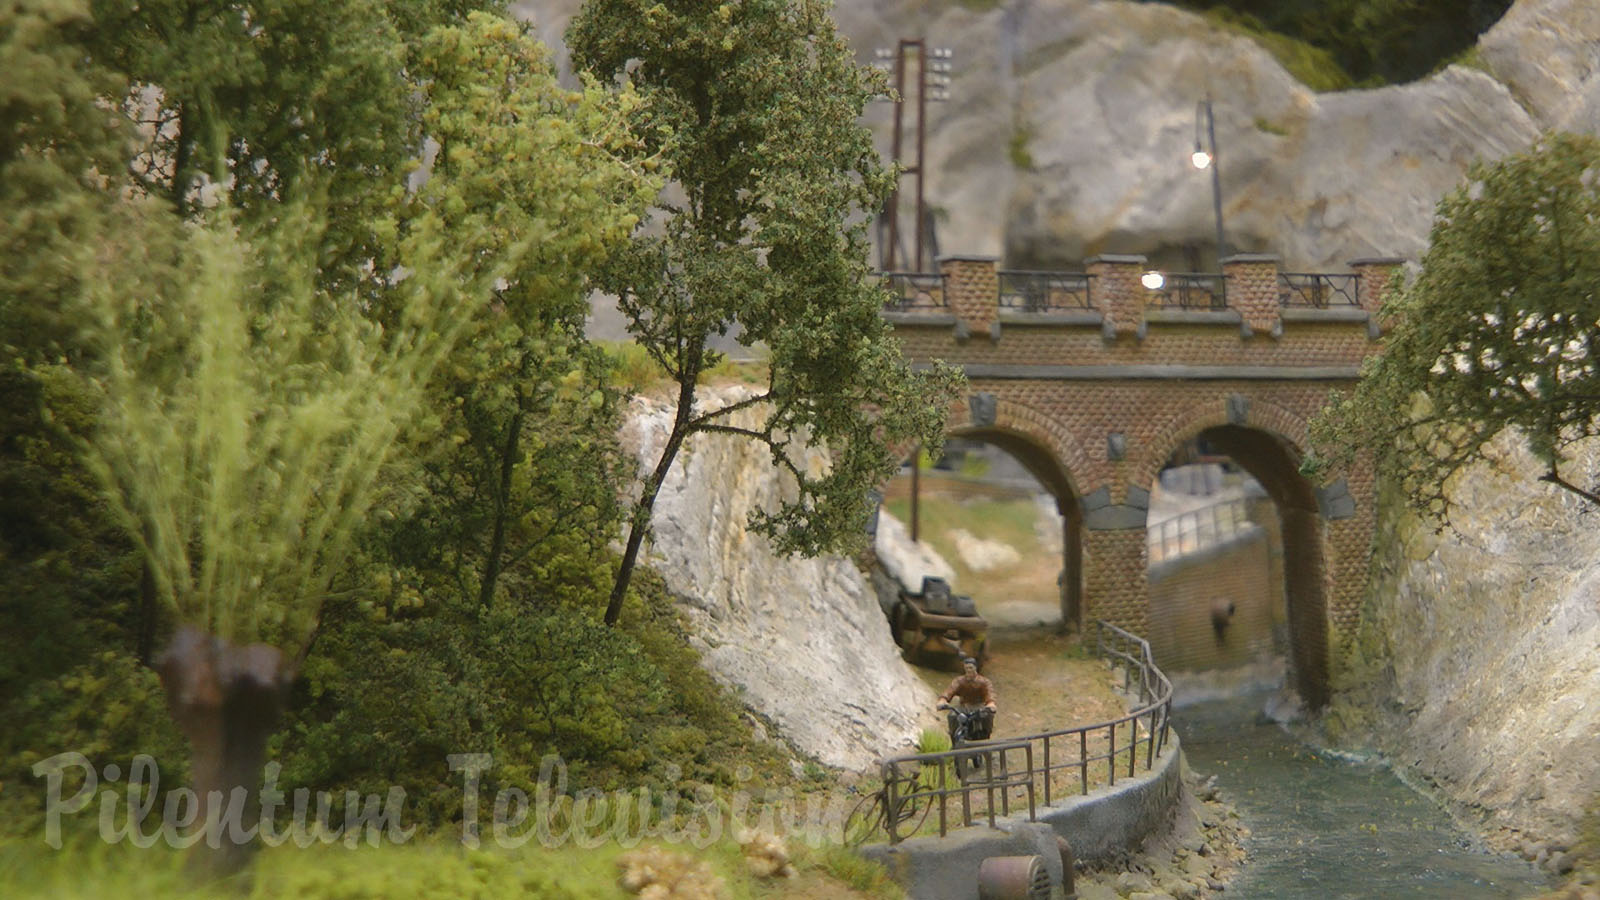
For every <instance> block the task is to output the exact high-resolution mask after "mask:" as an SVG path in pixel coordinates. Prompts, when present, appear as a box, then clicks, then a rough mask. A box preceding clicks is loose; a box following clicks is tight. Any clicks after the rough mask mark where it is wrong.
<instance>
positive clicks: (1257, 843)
mask: <svg viewBox="0 0 1600 900" xmlns="http://www.w3.org/2000/svg"><path fill="white" fill-rule="evenodd" d="M1264 700H1265V697H1264V696H1261V695H1256V696H1253V697H1243V698H1235V699H1230V700H1214V701H1207V702H1204V703H1197V704H1194V705H1192V706H1186V707H1183V708H1182V709H1180V710H1178V711H1177V712H1176V713H1175V714H1174V719H1175V721H1176V723H1177V726H1178V731H1179V734H1180V735H1181V736H1182V739H1183V749H1184V752H1185V753H1186V754H1187V755H1188V758H1189V763H1190V765H1191V766H1193V767H1194V769H1195V770H1196V771H1198V772H1200V773H1201V774H1202V775H1208V774H1215V775H1216V776H1217V784H1218V786H1219V787H1221V788H1222V790H1223V793H1224V795H1225V797H1226V798H1227V799H1228V800H1230V801H1232V802H1233V804H1234V805H1235V806H1236V807H1237V808H1238V810H1239V815H1240V817H1241V818H1242V819H1243V821H1244V823H1245V825H1246V826H1247V827H1248V828H1249V829H1250V830H1251V836H1250V838H1249V839H1248V840H1247V846H1248V848H1249V851H1250V860H1249V861H1248V862H1247V864H1246V866H1245V869H1244V871H1243V872H1242V873H1241V874H1240V876H1239V877H1238V878H1237V879H1236V880H1235V882H1234V883H1233V884H1231V885H1229V887H1228V890H1227V892H1226V894H1225V896H1226V897H1229V898H1243V900H1294V898H1306V900H1312V898H1315V900H1330V898H1350V900H1367V898H1377V897H1383V898H1439V900H1477V898H1491V897H1494V898H1500V897H1527V896H1530V895H1533V894H1537V893H1539V892H1540V891H1542V890H1548V883H1547V882H1546V881H1545V879H1544V878H1542V877H1541V876H1540V874H1539V873H1538V871H1537V870H1535V869H1534V868H1533V867H1532V866H1530V865H1528V864H1527V863H1525V862H1523V861H1522V860H1520V859H1518V858H1516V857H1514V856H1506V855H1500V854H1493V853H1489V852H1486V851H1485V850H1483V849H1482V848H1481V847H1480V846H1479V845H1478V844H1477V842H1476V840H1475V839H1474V838H1472V837H1470V836H1469V835H1467V834H1466V833H1464V832H1462V831H1461V830H1459V829H1457V828H1456V827H1455V826H1454V825H1453V824H1451V822H1450V820H1449V818H1448V817H1447V816H1446V815H1445V814H1444V812H1443V811H1442V810H1440V809H1439V808H1438V807H1437V806H1435V805H1434V804H1433V803H1432V802H1431V801H1430V800H1428V798H1426V797H1424V796H1423V795H1421V794H1418V793H1417V792H1415V791H1413V790H1411V789H1410V788H1408V787H1406V786H1405V785H1404V784H1402V783H1401V782H1400V781H1399V779H1397V778H1395V776H1394V775H1393V774H1392V773H1391V772H1390V771H1389V770H1388V769H1387V768H1384V767H1383V766H1381V765H1377V764H1374V763H1368V762H1356V761H1350V760H1346V759H1341V758H1337V757H1334V756H1329V755H1324V754H1320V753H1318V752H1316V751H1314V750H1312V749H1310V748H1308V747H1306V746H1305V745H1303V744H1300V743H1299V742H1297V741H1296V740H1295V739H1294V738H1292V737H1291V736H1290V735H1289V734H1287V733H1286V732H1285V731H1284V730H1283V729H1282V728H1281V727H1279V726H1278V725H1276V724H1271V723H1265V724H1260V723H1259V719H1260V716H1259V710H1260V709H1261V707H1262V704H1263V702H1264Z"/></svg>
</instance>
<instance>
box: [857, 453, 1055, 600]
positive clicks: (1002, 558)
mask: <svg viewBox="0 0 1600 900" xmlns="http://www.w3.org/2000/svg"><path fill="white" fill-rule="evenodd" d="M918 461H920V462H918ZM914 462H918V468H916V469H915V470H913V463H914ZM883 494H884V502H883V511H884V512H885V513H886V514H887V515H888V516H889V517H890V518H892V519H893V520H894V521H893V524H892V525H891V526H890V529H891V531H892V532H898V533H903V534H904V535H905V537H906V539H907V540H909V537H910V533H911V531H912V530H913V527H915V530H916V532H917V537H918V539H919V541H920V542H921V543H922V544H924V545H926V546H927V547H928V548H929V549H931V550H933V551H934V552H935V553H936V554H937V555H938V557H939V558H940V559H941V560H943V561H944V562H945V563H946V564H947V565H948V568H949V572H948V577H949V578H950V579H951V581H952V586H953V589H954V590H955V591H956V592H957V593H959V594H966V595H969V596H971V597H972V598H973V600H974V601H975V602H976V604H977V606H978V609H979V612H980V614H982V615H983V616H985V617H986V618H988V619H990V620H991V621H992V623H993V625H994V627H997V628H1031V627H1041V626H1043V627H1049V628H1052V629H1054V630H1056V631H1070V630H1076V629H1079V628H1081V626H1082V623H1083V617H1084V615H1085V611H1084V594H1083V581H1084V578H1083V549H1082V531H1083V514H1082V511H1081V508H1080V505H1079V503H1078V502H1077V496H1076V493H1075V492H1074V490H1073V487H1072V484H1071V481H1070V479H1069V477H1068V475H1067V473H1066V471H1065V470H1064V468H1063V467H1062V466H1061V464H1060V463H1059V462H1058V461H1057V460H1056V459H1055V458H1054V457H1053V455H1052V454H1051V453H1050V451H1049V450H1048V449H1046V448H1043V447H1041V446H1039V445H1038V443H1036V442H1035V441H1034V440H1033V439H1032V438H1030V437H1028V436H1026V435H1021V434H1017V433H1014V432H1011V431H1007V430H1005V429H999V428H982V429H966V430H961V431H957V432H955V433H954V434H953V435H952V436H951V437H950V438H949V439H948V440H947V441H946V442H945V445H944V448H943V452H942V453H941V455H940V457H939V458H938V459H930V458H928V457H927V455H926V454H918V455H917V456H914V457H910V458H907V459H906V460H905V462H904V463H903V464H902V466H901V471H900V473H899V474H898V475H897V476H896V477H895V478H893V479H891V481H890V482H889V483H888V484H887V485H886V486H885V488H884V491H883ZM913 496H916V497H917V502H916V504H915V506H916V515H915V517H913V514H912V509H913V503H912V497H913ZM881 528H882V526H881V525H880V530H881ZM881 543H882V539H881V538H880V545H881ZM880 555H881V551H880ZM911 578H912V580H915V576H911ZM901 580H902V581H905V580H906V576H904V575H902V576H901Z"/></svg>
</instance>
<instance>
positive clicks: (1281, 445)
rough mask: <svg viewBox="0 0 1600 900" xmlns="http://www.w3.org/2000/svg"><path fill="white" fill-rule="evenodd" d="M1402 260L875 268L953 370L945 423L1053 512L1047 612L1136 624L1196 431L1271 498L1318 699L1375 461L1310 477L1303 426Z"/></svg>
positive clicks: (968, 260)
mask: <svg viewBox="0 0 1600 900" xmlns="http://www.w3.org/2000/svg"><path fill="white" fill-rule="evenodd" d="M1399 262H1400V261H1399V260H1394V259H1365V260H1353V261H1352V262H1351V263H1350V265H1351V267H1352V269H1353V270H1354V272H1353V273H1349V274H1342V275H1299V274H1290V273H1282V272H1280V271H1279V267H1278V264H1277V260H1276V258H1274V257H1270V256H1261V255H1240V256H1234V257H1230V258H1228V259H1226V260H1224V261H1223V265H1222V269H1223V273H1222V276H1220V277H1219V276H1216V275H1209V276H1198V275H1176V276H1168V277H1167V279H1166V283H1165V284H1164V285H1162V286H1160V287H1159V288H1157V289H1152V288H1149V287H1146V286H1145V285H1144V284H1143V283H1141V276H1142V275H1144V274H1145V265H1144V264H1145V259H1144V257H1139V256H1100V257H1096V258H1094V259H1091V260H1089V261H1088V263H1087V265H1086V268H1087V272H1086V273H1071V274H1069V273H1038V272H1030V273H1024V272H1007V271H1002V270H1000V269H999V268H998V267H997V264H996V261H995V260H994V259H993V258H986V257H947V258H944V259H941V260H940V261H939V266H940V271H939V272H938V273H937V274H928V275H890V276H888V277H889V279H890V282H891V286H892V288H893V289H894V291H895V294H894V297H895V300H894V302H891V303H890V305H889V306H888V307H886V309H885V311H884V316H885V318H887V319H888V320H890V322H891V323H892V324H893V327H894V331H895V335H896V337H897V338H898V339H899V340H900V341H901V342H902V345H903V347H904V350H905V352H906V355H907V356H908V357H909V358H910V359H911V360H912V361H913V362H914V363H920V364H926V363H928V362H930V361H933V360H943V361H945V362H948V363H951V364H954V365H957V366H959V367H961V368H962V369H964V370H965V372H966V374H967V378H968V380H969V388H968V390H969V394H968V396H967V397H966V398H965V399H964V400H963V401H962V402H960V403H958V404H957V406H956V407H955V408H954V409H953V410H952V413H951V417H950V424H949V427H948V430H949V433H950V434H952V435H960V436H966V437H972V438H978V439H982V440H985V441H988V442H990V443H992V444H995V445H997V446H999V447H1001V448H1002V449H1004V450H1007V451H1008V452H1010V453H1012V454H1013V455H1014V456H1016V457H1017V458H1018V459H1019V460H1020V461H1021V462H1022V463H1023V465H1025V466H1026V467H1028V469H1029V470H1030V471H1032V472H1033V474H1034V475H1035V476H1036V477H1038V478H1039V480H1040V482H1041V483H1043V484H1044V485H1045V486H1046V487H1047V488H1048V489H1049V490H1050V491H1051V492H1052V493H1053V494H1054V495H1055V496H1056V498H1057V503H1058V507H1059V509H1060V511H1061V514H1062V517H1063V520H1064V522H1065V531H1066V534H1065V538H1066V539H1065V541H1064V545H1065V553H1064V555H1065V558H1064V560H1063V570H1064V578H1063V579H1062V597H1061V603H1062V615H1063V618H1064V620H1065V621H1066V622H1068V623H1077V624H1079V625H1081V624H1082V623H1083V622H1084V621H1085V620H1088V619H1094V618H1103V619H1107V620H1109V621H1111V622H1114V623H1116V624H1119V625H1122V626H1123V627H1125V628H1129V629H1130V630H1133V631H1135V632H1136V633H1140V634H1145V633H1148V625H1149V608H1150V603H1149V592H1148V585H1147V581H1146V533H1145V513H1146V509H1147V507H1148V501H1149V488H1150V486H1151V484H1152V483H1153V482H1154V481H1155V479H1156V478H1157V476H1158V474H1159V472H1160V470H1161V469H1162V468H1163V467H1164V466H1165V465H1167V463H1168V461H1169V460H1170V459H1171V458H1172V457H1173V455H1174V453H1175V452H1176V451H1179V450H1181V449H1182V448H1183V447H1184V446H1185V445H1186V444H1187V443H1188V442H1190V441H1191V440H1193V439H1195V438H1204V439H1205V440H1206V441H1207V442H1208V443H1209V444H1210V445H1212V446H1213V447H1216V448H1218V449H1220V450H1221V451H1223V452H1225V453H1227V454H1228V455H1229V456H1230V457H1232V459H1233V460H1234V461H1235V462H1236V463H1237V464H1238V465H1239V466H1240V467H1241V468H1243V469H1245V470H1246V471H1248V472H1249V473H1250V474H1251V475H1253V476H1254V477H1255V478H1256V479H1257V480H1258V481H1259V482H1261V484H1262V485H1263V486H1264V487H1265V488H1266V490H1267V492H1268V494H1269V495H1270V496H1271V498H1272V499H1273V501H1274V502H1275V503H1276V505H1277V509H1278V515H1279V521H1280V522H1281V525H1282V532H1283V533H1282V546H1283V548H1284V581H1285V584H1284V596H1285V598H1286V600H1287V604H1288V620H1289V629H1290V635H1291V644H1292V654H1293V658H1292V666H1293V670H1294V676H1293V677H1294V678H1295V681H1296V687H1297V688H1298V689H1299V691H1300V694H1301V696H1302V697H1303V698H1305V700H1306V701H1307V702H1308V703H1310V704H1311V705H1313V706H1321V705H1322V704H1323V703H1324V702H1325V701H1326V699H1327V696H1328V676H1329V656H1330V647H1337V646H1339V645H1340V644H1341V643H1343V642H1344V641H1345V640H1347V639H1348V638H1349V637H1350V636H1351V635H1352V633H1353V630H1354V626H1355V624H1356V617H1357V612H1358V606H1359V603H1360V600H1361V595H1362V592H1363V590H1364V588H1365V585H1366V581H1367V567H1368V559H1369V547H1370V542H1371V540H1372V534H1373V527H1374V522H1375V515H1374V508H1373V500H1374V496H1373V493H1374V492H1373V476H1372V472H1371V470H1370V469H1357V470H1354V471H1350V472H1346V473H1344V474H1343V476H1342V477H1340V478H1338V479H1336V480H1333V481H1331V482H1329V483H1327V484H1312V483H1310V482H1309V481H1308V480H1307V479H1306V478H1305V477H1304V476H1302V475H1301V474H1300V472H1299V465H1300V461H1301V458H1302V456H1303V454H1304V452H1305V449H1306V447H1307V430H1306V429H1307V422H1308V421H1309V419H1310V418H1311V417H1312V416H1313V415H1314V414H1315V413H1316V412H1317V410H1319V409H1320V408H1321V407H1322V406H1323V404H1324V403H1325V402H1326V400H1327V397H1328V394H1329V392H1330V391H1332V390H1334V389H1337V388H1348V387H1349V386H1350V385H1352V384H1353V383H1354V381H1355V379H1356V377H1357V372H1358V368H1359V366H1360V363H1361V361H1362V359H1363V358H1364V357H1366V356H1367V355H1368V354H1370V353H1372V352H1374V351H1375V350H1376V349H1377V346H1378V344H1377V338H1378V336H1379V330H1378V325H1377V322H1378V316H1377V313H1378V308H1379V302H1380V298H1381V295H1382V293H1383V290H1384V288H1385V287H1386V286H1387V283H1388V280H1389V278H1390V277H1391V276H1392V275H1393V273H1394V271H1395V267H1396V266H1397V265H1398V264H1399Z"/></svg>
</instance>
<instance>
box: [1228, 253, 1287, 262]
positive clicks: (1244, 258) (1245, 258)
mask: <svg viewBox="0 0 1600 900" xmlns="http://www.w3.org/2000/svg"><path fill="white" fill-rule="evenodd" d="M1280 262H1283V257H1281V256H1279V255H1277V254H1276V253H1235V254H1233V255H1232V256H1224V257H1223V258H1222V264H1223V265H1228V264H1229V263H1273V264H1277V263H1280Z"/></svg>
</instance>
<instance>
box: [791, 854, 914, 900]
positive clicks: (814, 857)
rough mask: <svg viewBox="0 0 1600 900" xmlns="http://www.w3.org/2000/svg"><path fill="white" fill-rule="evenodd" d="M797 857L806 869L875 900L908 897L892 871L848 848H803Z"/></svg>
mask: <svg viewBox="0 0 1600 900" xmlns="http://www.w3.org/2000/svg"><path fill="white" fill-rule="evenodd" d="M796 857H797V860H798V861H800V862H801V864H802V865H804V864H805V863H811V864H813V865H816V866H817V867H818V868H820V869H821V870H822V871H824V872H826V873H828V875H830V876H832V877H833V878H835V879H837V880H838V881H840V882H842V883H843V884H844V885H845V886H846V887H848V888H850V889H851V890H855V891H861V892H862V893H864V894H867V895H868V896H871V897H885V898H900V897H904V896H905V892H904V889H902V888H901V887H900V885H898V884H896V883H895V881H894V879H893V878H891V877H890V876H889V870H888V869H885V868H884V867H883V866H882V865H881V864H879V863H876V862H873V861H872V860H870V859H867V858H866V857H864V856H862V855H861V854H859V853H857V852H856V851H854V850H852V849H850V848H848V847H841V846H839V845H837V844H827V845H825V846H823V847H821V848H819V849H816V850H810V849H807V848H802V852H800V853H798V854H796Z"/></svg>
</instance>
